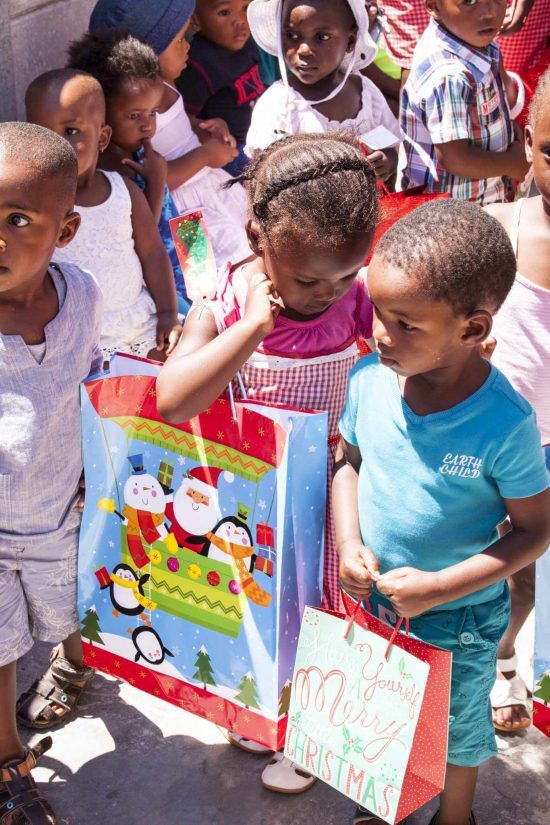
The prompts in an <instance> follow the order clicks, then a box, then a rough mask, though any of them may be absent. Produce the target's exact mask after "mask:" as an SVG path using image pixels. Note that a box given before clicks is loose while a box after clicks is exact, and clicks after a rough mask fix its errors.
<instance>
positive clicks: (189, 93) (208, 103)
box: [177, 0, 265, 174]
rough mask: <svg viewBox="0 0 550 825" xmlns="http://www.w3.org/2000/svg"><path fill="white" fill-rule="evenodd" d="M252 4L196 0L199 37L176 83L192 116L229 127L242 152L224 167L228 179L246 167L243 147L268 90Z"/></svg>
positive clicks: (241, 0) (236, 0) (246, 0)
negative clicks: (217, 120) (256, 106)
mask: <svg viewBox="0 0 550 825" xmlns="http://www.w3.org/2000/svg"><path fill="white" fill-rule="evenodd" d="M249 5H250V0H198V2H197V6H196V11H195V14H194V15H193V18H192V24H194V27H195V31H196V32H197V34H195V36H194V37H193V40H192V42H191V49H190V52H189V60H188V63H187V68H186V69H185V71H184V72H182V74H181V75H180V78H179V80H178V82H177V87H178V89H179V91H180V92H181V94H182V97H183V101H184V104H185V109H186V111H187V114H188V115H189V116H192V115H195V116H196V117H198V118H201V119H203V120H204V119H206V120H208V119H211V118H216V117H220V118H223V120H224V121H225V122H226V123H227V125H228V127H229V131H230V132H231V134H232V135H233V136H234V138H235V139H236V141H237V149H238V150H239V156H238V157H237V158H235V160H234V161H232V162H231V163H230V164H229V165H228V166H226V167H225V168H226V170H227V171H228V172H229V173H230V174H239V173H240V172H241V171H242V168H243V166H244V164H245V163H246V162H247V158H246V157H245V155H244V152H243V148H244V144H245V142H246V135H247V132H248V129H249V128H250V121H251V118H252V106H253V105H254V101H256V100H257V99H258V98H259V97H260V95H261V94H262V93H263V92H264V91H265V86H264V83H263V81H262V79H261V77H260V66H259V55H258V49H257V46H256V44H255V43H254V41H253V39H252V37H251V36H250V28H249V26H248V20H247V17H246V10H247V8H248V6H249Z"/></svg>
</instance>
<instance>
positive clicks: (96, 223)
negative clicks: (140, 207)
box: [53, 172, 157, 358]
mask: <svg viewBox="0 0 550 825" xmlns="http://www.w3.org/2000/svg"><path fill="white" fill-rule="evenodd" d="M102 174H104V175H105V177H106V178H107V179H108V180H109V183H110V184H111V194H110V195H109V197H108V198H107V200H106V201H104V203H101V204H99V206H77V207H76V211H77V212H79V213H80V218H81V223H80V228H79V230H78V232H77V233H76V235H75V237H74V238H73V240H72V241H71V242H70V244H69V245H68V246H65V247H64V248H63V249H55V251H54V255H53V260H54V261H55V262H56V263H64V262H70V263H75V264H77V265H78V266H79V267H80V268H81V269H85V270H88V271H89V272H91V273H92V274H93V275H94V277H95V279H96V281H97V283H98V284H99V287H100V289H101V291H102V293H103V300H104V313H103V322H102V325H101V338H100V347H101V351H102V353H103V356H104V357H105V358H109V357H110V356H111V355H112V354H113V352H117V351H118V352H127V353H133V354H134V355H139V356H145V355H147V353H148V352H149V351H150V350H151V349H153V347H155V346H156V328H157V316H156V307H155V302H154V301H153V299H152V297H151V295H150V294H149V291H148V290H147V287H146V285H145V282H144V280H143V271H142V268H141V262H140V260H139V258H138V256H137V253H136V250H135V246H134V235H133V229H132V201H131V198H130V193H129V191H128V187H127V186H126V184H125V182H124V179H123V178H122V176H121V175H119V174H118V172H102Z"/></svg>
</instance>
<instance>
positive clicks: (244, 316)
mask: <svg viewBox="0 0 550 825" xmlns="http://www.w3.org/2000/svg"><path fill="white" fill-rule="evenodd" d="M243 177H245V178H246V182H247V187H248V194H249V199H250V213H251V219H250V221H249V223H248V237H249V240H250V244H251V246H252V248H253V250H254V252H255V255H256V258H255V260H254V261H252V262H250V263H247V264H245V265H244V266H240V267H238V268H232V267H230V266H228V267H227V270H226V272H225V275H224V276H223V278H222V281H221V283H220V285H219V288H218V293H217V295H216V298H215V300H214V301H212V302H211V303H209V304H207V305H201V306H200V307H199V308H197V309H196V310H195V309H193V310H192V311H191V313H190V315H189V316H188V319H187V322H186V324H185V328H184V333H183V336H182V339H181V341H180V344H179V345H178V347H177V349H176V351H175V352H174V355H173V357H172V358H171V359H170V361H169V362H168V363H167V364H166V366H165V367H164V368H163V369H162V370H161V373H160V376H159V378H158V385H157V399H158V405H159V410H160V411H161V414H162V415H163V416H164V417H165V418H167V419H168V420H171V421H184V420H187V419H188V418H191V417H192V416H194V415H196V414H197V413H199V412H200V411H201V410H204V409H206V408H207V407H208V406H209V405H210V404H211V403H212V402H213V401H214V399H215V398H216V397H217V396H218V395H219V394H220V393H222V392H224V390H225V389H226V387H227V385H228V384H229V383H230V382H231V381H232V380H233V379H234V377H235V374H236V373H237V371H240V372H241V376H242V378H243V381H244V385H245V388H246V390H247V393H248V397H249V398H253V399H258V400H261V401H266V402H277V403H282V404H287V405H290V406H294V407H300V408H309V409H317V410H327V411H328V413H329V436H330V440H329V444H330V447H331V449H332V448H333V447H334V444H335V438H336V436H337V423H338V416H339V414H340V411H341V408H342V404H343V402H344V398H345V392H346V386H347V381H348V372H349V370H350V368H351V366H352V365H353V364H354V363H355V360H356V358H357V339H358V338H365V339H368V338H370V335H371V314H372V311H371V304H370V302H369V300H368V297H367V294H366V290H365V285H364V281H363V279H362V278H361V277H357V276H358V273H359V272H360V270H361V268H362V266H363V262H364V261H365V258H366V257H367V255H368V253H369V249H370V246H371V243H372V236H373V231H374V227H375V224H376V219H377V195H376V181H375V176H374V174H373V172H372V169H371V166H370V164H369V162H368V161H367V159H366V157H365V155H364V153H363V151H362V149H361V147H360V145H359V144H358V143H357V142H356V141H355V140H354V139H353V138H351V137H342V136H338V135H297V136H294V137H289V138H286V139H284V140H281V141H279V142H277V143H276V144H273V145H272V146H270V147H269V148H268V149H266V150H264V151H263V152H261V153H260V154H259V155H258V157H257V158H256V159H255V160H254V161H253V162H252V164H251V166H250V168H249V170H248V172H247V173H246V175H245V176H243ZM236 392H237V394H238V390H236ZM324 602H325V604H326V605H327V606H329V607H331V608H333V609H337V608H338V605H339V583H338V564H337V559H336V556H335V552H334V539H333V529H332V516H331V513H330V510H329V511H328V512H327V531H326V547H325V580H324ZM240 744H241V745H242V740H240ZM244 747H245V749H248V750H257V748H255V747H253V746H250V747H249V746H248V745H246V744H245V745H244ZM274 774H275V776H274ZM312 781H313V780H312V778H311V777H309V778H304V776H303V775H300V774H297V773H295V772H294V771H291V772H287V773H286V774H285V772H284V770H283V775H282V776H281V766H280V764H279V763H276V764H275V765H269V766H268V767H267V768H266V769H265V771H264V774H263V782H264V783H265V784H266V785H268V786H269V787H270V788H271V789H275V790H281V791H284V792H288V790H289V788H291V789H292V792H300V791H302V790H306V789H307V788H308V787H309V786H310V785H311V783H312Z"/></svg>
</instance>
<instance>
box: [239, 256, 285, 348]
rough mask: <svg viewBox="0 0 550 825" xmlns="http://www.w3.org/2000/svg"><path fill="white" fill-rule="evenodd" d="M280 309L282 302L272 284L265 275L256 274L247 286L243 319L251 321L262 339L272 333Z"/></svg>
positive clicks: (282, 305)
mask: <svg viewBox="0 0 550 825" xmlns="http://www.w3.org/2000/svg"><path fill="white" fill-rule="evenodd" d="M282 308H284V304H283V301H282V299H281V298H280V297H279V294H278V292H277V290H276V289H275V287H274V286H273V283H272V282H271V281H270V280H269V278H268V277H267V275H266V274H265V273H263V272H256V273H255V274H254V275H253V276H252V277H251V279H250V283H249V285H248V294H247V296H246V304H245V307H244V316H243V317H244V318H245V319H246V320H247V321H252V322H253V324H254V325H255V327H256V328H257V329H258V330H260V331H261V333H262V337H264V336H266V335H269V333H270V332H272V331H273V328H274V326H275V321H276V320H277V316H278V314H279V312H280V311H281V309H282Z"/></svg>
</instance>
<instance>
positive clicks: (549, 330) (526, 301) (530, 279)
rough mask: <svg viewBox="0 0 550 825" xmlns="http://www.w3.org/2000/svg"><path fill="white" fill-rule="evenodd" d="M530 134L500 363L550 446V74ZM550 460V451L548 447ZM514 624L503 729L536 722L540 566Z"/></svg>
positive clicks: (500, 331)
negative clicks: (530, 646)
mask: <svg viewBox="0 0 550 825" xmlns="http://www.w3.org/2000/svg"><path fill="white" fill-rule="evenodd" d="M529 123H530V124H531V125H530V126H527V128H526V131H525V151H526V155H527V160H528V161H529V163H532V164H533V172H534V177H535V184H536V186H537V189H538V191H539V192H540V195H538V196H537V197H534V198H526V199H522V200H519V201H517V203H515V204H514V205H511V204H498V205H497V204H495V205H494V206H492V207H489V208H488V211H489V212H490V213H491V214H492V215H494V217H495V218H496V219H497V220H498V221H500V223H501V224H502V225H503V227H504V229H505V230H506V232H507V233H508V235H509V236H510V240H511V241H512V245H513V247H514V249H515V252H516V257H517V261H518V274H517V275H516V280H515V282H514V285H513V287H512V289H511V291H510V294H509V295H508V297H507V299H506V301H505V302H504V305H503V307H502V309H501V310H500V312H498V313H497V315H496V317H495V323H494V326H493V335H494V337H495V338H496V349H495V351H494V355H493V358H492V361H493V364H495V366H496V367H498V369H499V370H502V372H503V373H504V374H505V375H506V377H507V378H508V379H509V381H510V383H511V384H512V385H513V387H514V389H516V390H517V391H518V392H520V393H521V394H522V395H524V396H525V398H526V399H527V400H528V401H529V403H530V404H531V405H532V406H533V408H534V410H535V412H536V414H537V424H538V427H539V430H540V433H541V437H542V443H543V445H550V226H549V216H550V183H549V180H548V178H549V175H548V147H549V146H550V70H548V71H547V72H546V73H545V74H544V75H543V77H542V78H541V80H540V82H539V85H538V86H537V90H536V93H535V96H534V98H533V101H532V103H531V108H530V111H529ZM546 453H547V455H550V447H549V446H547V447H546ZM509 584H510V591H511V596H512V614H511V618H510V626H509V628H508V630H507V631H506V633H505V634H504V636H503V638H502V641H501V643H500V646H499V650H498V657H499V658H498V661H497V667H498V670H499V675H498V679H497V681H496V683H495V687H494V689H493V693H492V694H491V704H492V706H493V721H494V723H495V727H496V728H497V729H498V730H511V729H516V728H524V727H528V726H529V725H530V722H531V720H530V717H529V713H528V710H527V688H526V686H525V684H524V682H523V680H522V679H521V678H520V677H519V676H518V675H517V674H516V666H517V657H516V654H515V650H514V645H515V641H516V637H517V634H518V633H519V631H520V629H521V627H522V626H523V624H524V622H525V620H526V619H527V616H528V615H529V613H530V612H531V610H532V609H533V606H534V603H535V565H534V564H533V565H530V566H529V567H526V568H525V569H524V570H520V571H518V572H517V573H515V574H514V575H513V576H511V578H510V581H509Z"/></svg>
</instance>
